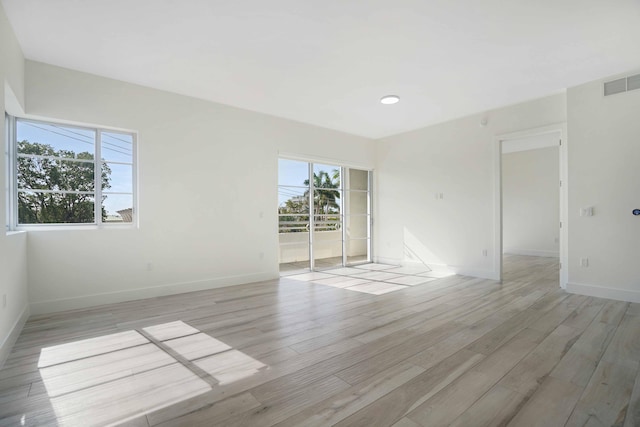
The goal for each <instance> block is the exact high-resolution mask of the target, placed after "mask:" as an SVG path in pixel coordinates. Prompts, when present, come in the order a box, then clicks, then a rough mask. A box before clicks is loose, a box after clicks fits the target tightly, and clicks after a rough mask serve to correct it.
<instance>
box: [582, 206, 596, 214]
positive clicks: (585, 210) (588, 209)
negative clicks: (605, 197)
mask: <svg viewBox="0 0 640 427" xmlns="http://www.w3.org/2000/svg"><path fill="white" fill-rule="evenodd" d="M580 216H593V206H588V207H586V208H580Z"/></svg>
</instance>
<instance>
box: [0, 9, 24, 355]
mask: <svg viewBox="0 0 640 427" xmlns="http://www.w3.org/2000/svg"><path fill="white" fill-rule="evenodd" d="M23 79H24V57H23V56H22V51H21V50H20V47H19V46H18V43H17V41H16V38H15V36H14V34H13V31H12V29H11V27H10V25H9V23H8V21H7V18H6V16H5V14H4V9H2V6H0V102H2V104H3V108H2V109H3V110H5V111H6V109H7V108H10V107H9V106H7V105H6V104H7V101H8V100H9V101H11V104H12V106H11V108H19V104H21V103H22V104H23V101H24V80H23ZM5 92H6V93H5ZM14 97H15V98H16V99H12V98H14ZM15 104H18V105H17V106H16V105H15ZM3 112H4V111H3ZM5 135H6V131H5V123H4V117H3V118H2V120H1V123H0V155H2V161H0V189H1V190H2V196H1V197H0V226H1V227H3V228H4V226H5V224H6V215H5V213H6V198H5V188H6V170H5V168H6V166H5V161H4V153H5V147H6V141H5ZM26 238H27V236H26V235H25V234H24V233H15V234H14V233H12V234H9V235H7V234H6V233H5V231H4V230H2V231H0V367H2V364H3V363H4V360H5V359H6V357H7V355H8V354H9V352H10V350H11V347H12V346H13V343H14V341H15V339H16V338H17V336H18V334H19V333H20V331H21V330H22V326H23V324H24V322H25V321H26V319H27V317H28V315H29V310H28V301H27V299H28V298H27V267H26V262H27V261H26ZM5 295H6V300H7V305H6V307H4V306H3V299H4V296H5Z"/></svg>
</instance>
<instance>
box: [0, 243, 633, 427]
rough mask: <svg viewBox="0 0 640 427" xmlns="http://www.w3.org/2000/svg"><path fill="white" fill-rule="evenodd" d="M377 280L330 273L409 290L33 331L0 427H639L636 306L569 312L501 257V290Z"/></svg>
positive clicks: (260, 293) (305, 284) (206, 300)
mask: <svg viewBox="0 0 640 427" xmlns="http://www.w3.org/2000/svg"><path fill="white" fill-rule="evenodd" d="M390 268H391V267H390V266H385V265H382V264H380V265H376V266H374V267H372V269H367V268H366V267H360V268H358V269H353V270H356V271H351V270H349V269H345V270H344V271H343V273H347V274H354V273H360V274H363V275H364V276H365V277H370V278H371V277H375V278H378V279H380V278H384V277H387V276H388V277H391V276H389V274H392V275H394V276H398V277H399V278H398V279H395V278H392V279H391V281H392V282H393V281H398V282H401V283H403V284H407V285H412V286H407V287H405V288H403V289H400V290H397V291H394V292H390V293H387V294H384V295H371V294H367V293H362V292H354V291H351V290H349V289H342V288H340V287H336V286H329V285H335V284H336V283H338V282H341V281H343V280H350V279H349V278H348V276H347V275H341V274H332V273H327V272H325V273H323V274H326V275H328V276H324V275H322V277H328V279H313V278H311V277H307V278H308V279H311V280H310V281H300V280H293V279H291V278H286V277H284V278H281V279H279V280H269V281H265V282H260V283H254V284H247V285H240V286H232V287H226V288H218V289H212V290H206V291H198V292H191V293H186V294H180V295H170V296H165V297H158V298H152V299H148V300H141V301H129V302H124V303H119V304H110V305H104V306H99V307H92V308H88V309H81V310H73V311H69V312H64V313H55V314H47V315H39V316H32V317H31V318H30V319H29V320H28V321H27V323H26V325H25V327H24V329H23V331H22V333H21V334H20V336H19V337H18V339H17V341H16V343H15V345H14V347H13V349H12V351H11V354H10V355H9V357H8V358H7V360H6V363H5V365H4V366H3V368H2V369H0V426H5V425H10V426H16V425H23V424H24V425H67V424H78V423H80V424H81V425H91V424H96V425H104V424H108V423H110V422H114V423H120V422H123V423H124V425H130V426H135V427H139V426H148V425H159V424H164V425H189V426H191V425H195V426H199V425H201V426H211V425H224V426H245V425H249V426H251V425H254V426H270V425H278V424H279V425H281V426H289V425H291V426H293V425H301V426H314V425H317V426H320V425H344V426H347V425H348V426H354V425H355V426H357V425H366V426H396V427H416V426H418V425H429V426H439V425H443V426H444V425H453V426H494V425H495V426H497V425H500V426H504V425H506V424H507V423H510V424H509V425H511V426H521V425H522V426H528V425H544V426H554V425H564V424H565V423H567V425H581V426H582V425H589V426H591V425H620V426H622V425H624V426H626V427H630V426H635V425H639V424H640V407H639V406H640V376H639V373H640V304H629V303H625V302H620V301H610V300H606V299H601V298H594V297H585V296H579V295H571V294H567V293H566V292H564V291H563V290H561V289H560V288H559V283H558V277H559V273H558V269H559V262H558V259H554V258H539V257H529V256H521V255H508V256H505V258H504V275H503V281H502V282H501V283H498V282H496V281H492V280H486V279H481V278H473V277H465V276H456V275H453V276H448V277H441V276H442V275H438V274H432V273H429V272H427V273H422V272H420V273H417V271H418V270H415V271H414V270H413V269H403V268H400V269H397V267H396V270H391V271H388V272H387V271H386V270H388V269H390ZM412 272H413V273H415V274H413V275H411V273H412ZM336 273H339V271H337V272H336ZM369 273H371V274H369ZM407 274H409V275H407ZM427 276H430V277H427ZM431 276H434V277H431ZM435 276H438V277H439V278H436V277H435ZM424 279H427V280H429V281H428V282H427V283H422V284H416V283H418V282H422V281H423V280H424ZM316 280H317V283H316ZM361 280H365V281H367V282H368V281H370V279H361ZM323 282H326V283H323ZM362 283H364V282H359V283H356V282H350V284H353V285H361V284H362ZM392 285H393V283H392ZM381 286H386V285H384V284H383V283H382V282H376V283H375V287H381ZM363 290H364V289H363ZM167 324H169V325H168V326H167ZM171 325H174V326H171ZM144 328H148V330H150V331H155V332H156V334H157V335H158V337H160V339H158V337H153V336H151V335H148V333H147V332H146V331H144ZM136 331H140V334H138V332H136ZM136 334H138V335H136ZM162 334H165V335H162ZM167 334H168V335H167ZM114 337H116V339H114ZM117 337H122V338H123V339H118V338H117ZM133 338H135V339H133ZM147 339H148V340H147ZM149 341H151V342H149ZM162 341H163V342H162ZM171 345H172V346H173V347H171ZM154 346H156V347H157V351H158V352H160V353H158V352H156V351H147V350H148V349H151V348H153V347H154ZM52 349H53V350H52ZM43 350H44V351H43ZM41 353H44V357H41ZM190 359H191V360H192V361H190ZM39 362H41V365H40V367H39V366H38V363H39ZM198 363H199V364H200V366H199V365H198ZM52 387H53V388H52ZM87 420H88V421H87Z"/></svg>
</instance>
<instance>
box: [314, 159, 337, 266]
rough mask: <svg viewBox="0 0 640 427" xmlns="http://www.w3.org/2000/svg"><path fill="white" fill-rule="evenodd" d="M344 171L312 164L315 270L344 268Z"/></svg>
mask: <svg viewBox="0 0 640 427" xmlns="http://www.w3.org/2000/svg"><path fill="white" fill-rule="evenodd" d="M341 178H342V168H341V167H340V166H335V165H322V164H314V165H313V188H314V192H313V215H312V227H313V235H312V238H311V245H312V251H311V253H312V254H313V265H312V268H314V269H316V270H322V269H326V268H335V267H341V266H342V265H344V259H343V236H342V222H343V217H342V211H343V207H342V180H341Z"/></svg>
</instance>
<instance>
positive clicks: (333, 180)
mask: <svg viewBox="0 0 640 427" xmlns="http://www.w3.org/2000/svg"><path fill="white" fill-rule="evenodd" d="M304 185H306V186H308V185H309V180H308V179H305V181H304ZM313 186H314V188H315V191H314V194H313V216H314V221H315V223H316V224H318V226H317V227H316V229H317V230H321V229H335V228H337V227H338V224H339V219H340V218H339V214H340V204H339V203H338V201H339V199H340V191H338V189H339V188H340V170H338V169H334V170H332V171H331V173H329V172H326V171H322V170H321V171H319V172H318V173H315V172H314V173H313ZM305 195H306V196H307V197H309V191H308V190H307V192H306V193H305ZM333 221H336V222H333Z"/></svg>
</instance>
